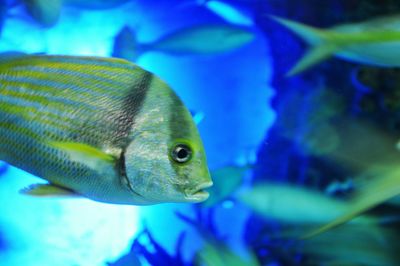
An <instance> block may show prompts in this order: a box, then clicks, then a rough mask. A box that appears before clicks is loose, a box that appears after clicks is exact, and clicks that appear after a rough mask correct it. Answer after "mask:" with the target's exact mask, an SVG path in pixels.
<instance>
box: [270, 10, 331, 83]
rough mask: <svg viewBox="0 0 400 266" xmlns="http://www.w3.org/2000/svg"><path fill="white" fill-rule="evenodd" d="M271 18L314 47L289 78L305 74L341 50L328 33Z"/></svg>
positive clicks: (292, 70)
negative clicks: (304, 72)
mask: <svg viewBox="0 0 400 266" xmlns="http://www.w3.org/2000/svg"><path fill="white" fill-rule="evenodd" d="M270 18H271V19H273V20H275V21H276V22H278V23H279V24H281V25H283V26H285V27H286V28H288V29H289V30H291V31H292V32H294V33H295V34H297V35H298V36H300V38H302V39H303V40H304V41H305V42H306V43H308V44H309V45H311V46H312V48H311V49H310V50H309V51H308V52H307V54H306V55H305V56H304V57H303V58H302V59H301V60H300V61H299V62H297V64H296V65H295V66H294V67H293V68H292V69H291V70H290V71H289V72H288V73H287V74H286V75H287V76H293V75H296V74H298V73H300V72H303V71H304V70H306V69H308V68H310V67H311V66H313V65H315V64H317V63H319V62H321V61H323V60H324V59H326V58H328V57H330V56H331V55H332V54H333V53H335V52H336V51H337V50H338V49H339V48H338V46H337V45H336V44H335V43H334V42H332V40H331V39H332V38H330V36H329V32H328V31H325V30H321V29H317V28H314V27H310V26H307V25H304V24H302V23H299V22H295V21H292V20H288V19H284V18H280V17H276V16H270Z"/></svg>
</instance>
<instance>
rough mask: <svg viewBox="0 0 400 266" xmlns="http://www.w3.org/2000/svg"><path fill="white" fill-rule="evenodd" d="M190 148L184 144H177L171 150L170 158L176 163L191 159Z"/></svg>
mask: <svg viewBox="0 0 400 266" xmlns="http://www.w3.org/2000/svg"><path fill="white" fill-rule="evenodd" d="M191 156H192V150H191V149H190V148H189V147H188V146H186V145H184V144H178V145H176V146H175V148H174V150H173V152H172V158H173V159H174V160H175V161H176V162H178V163H185V162H187V161H189V160H190V159H191Z"/></svg>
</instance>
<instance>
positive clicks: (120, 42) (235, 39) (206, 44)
mask: <svg viewBox="0 0 400 266" xmlns="http://www.w3.org/2000/svg"><path fill="white" fill-rule="evenodd" d="M254 38H255V34H254V32H253V31H252V30H251V29H250V28H247V27H240V26H233V25H225V24H201V25H195V26H192V27H187V28H184V29H179V30H176V31H174V32H171V33H168V34H166V35H164V36H162V37H161V38H159V39H157V40H155V41H152V42H147V43H138V42H137V40H136V36H135V32H134V31H133V30H132V29H131V28H130V27H128V26H124V27H123V28H122V29H121V30H120V31H119V33H118V34H117V35H116V37H115V40H114V45H113V52H112V56H114V57H119V58H124V59H127V60H129V61H135V60H136V59H137V58H138V57H139V56H140V55H141V54H143V53H146V52H150V51H152V52H161V53H166V54H170V55H174V56H186V55H212V54H220V53H227V52H231V51H234V50H236V49H238V48H240V47H242V46H244V45H246V44H249V43H250V42H251V41H253V39H254Z"/></svg>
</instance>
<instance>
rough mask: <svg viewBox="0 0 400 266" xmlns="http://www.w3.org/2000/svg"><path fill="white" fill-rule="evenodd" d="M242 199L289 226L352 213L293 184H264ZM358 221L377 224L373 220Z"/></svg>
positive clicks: (320, 221)
mask: <svg viewBox="0 0 400 266" xmlns="http://www.w3.org/2000/svg"><path fill="white" fill-rule="evenodd" d="M239 199H240V200H241V201H242V202H243V203H245V204H246V205H248V206H249V207H250V208H251V209H253V210H254V211H255V212H257V213H258V214H260V215H261V216H263V217H265V218H272V219H276V220H279V221H282V222H285V223H289V224H321V223H326V222H328V221H330V220H332V219H334V218H335V217H337V216H340V215H343V214H344V213H346V212H347V211H349V209H350V206H348V204H347V203H346V202H345V201H340V200H337V199H334V198H332V197H328V196H325V195H324V194H322V193H319V192H316V191H312V190H309V189H305V188H301V187H294V186H290V185H281V184H272V183H261V184H258V185H255V186H254V187H253V188H251V189H250V190H249V191H246V192H243V193H241V194H240V195H239ZM358 222H360V223H366V224H370V223H371V224H374V223H376V222H377V221H376V219H373V218H372V217H360V218H359V220H358Z"/></svg>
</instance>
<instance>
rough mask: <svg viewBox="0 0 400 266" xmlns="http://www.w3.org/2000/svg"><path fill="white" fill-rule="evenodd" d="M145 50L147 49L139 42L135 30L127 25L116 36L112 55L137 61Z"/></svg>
mask: <svg viewBox="0 0 400 266" xmlns="http://www.w3.org/2000/svg"><path fill="white" fill-rule="evenodd" d="M143 50H145V49H144V47H143V46H142V45H140V44H139V43H138V42H137V39H136V34H135V32H134V31H133V30H132V29H131V28H130V27H128V26H125V27H123V28H122V29H121V30H120V32H119V33H118V34H117V36H115V41H114V47H113V52H112V56H113V57H118V58H123V59H126V60H128V61H131V62H135V61H136V60H137V58H138V57H139V56H140V54H141V53H143Z"/></svg>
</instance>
